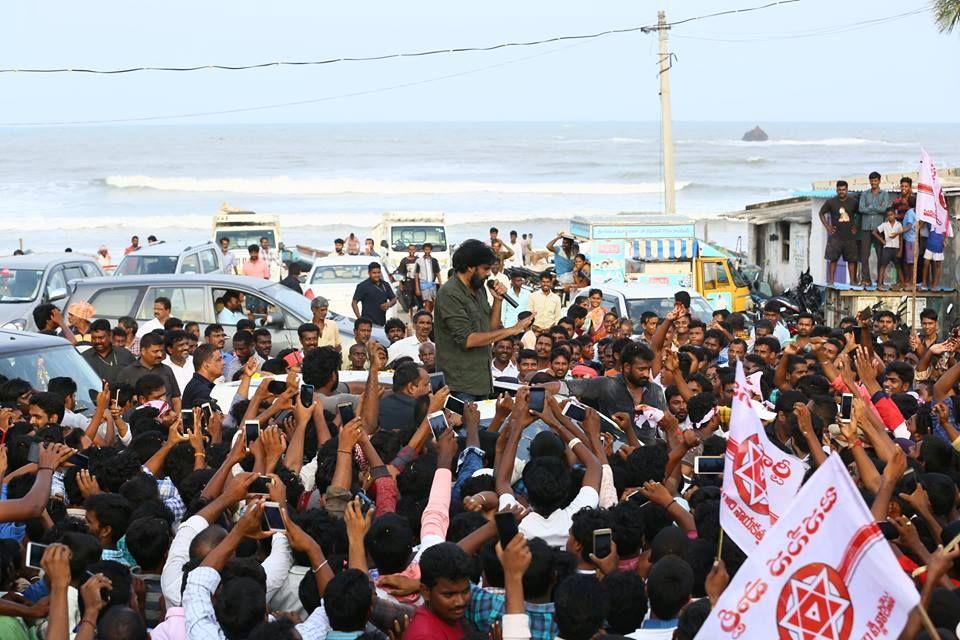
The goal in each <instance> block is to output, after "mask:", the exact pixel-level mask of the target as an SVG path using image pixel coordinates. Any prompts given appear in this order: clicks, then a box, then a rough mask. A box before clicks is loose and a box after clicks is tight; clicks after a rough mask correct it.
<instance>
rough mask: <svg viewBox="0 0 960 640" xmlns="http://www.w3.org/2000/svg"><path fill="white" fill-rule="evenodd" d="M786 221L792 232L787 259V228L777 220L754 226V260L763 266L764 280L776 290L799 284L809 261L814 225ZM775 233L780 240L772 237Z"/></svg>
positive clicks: (776, 291) (752, 250) (752, 254)
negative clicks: (784, 245) (785, 239)
mask: <svg viewBox="0 0 960 640" xmlns="http://www.w3.org/2000/svg"><path fill="white" fill-rule="evenodd" d="M785 224H787V225H788V231H789V234H790V237H789V246H790V250H789V255H788V257H787V259H786V260H784V252H783V243H784V236H783V232H784V228H783V227H782V226H781V225H780V224H779V223H777V222H768V223H767V224H761V225H754V226H753V238H752V240H751V243H750V244H751V249H750V254H749V255H750V259H751V261H752V262H754V263H755V264H757V265H758V266H760V267H762V268H763V274H764V279H765V281H766V282H767V283H768V284H769V285H770V288H771V289H772V290H773V292H774V293H779V292H781V291H784V290H786V289H790V288H791V287H793V286H794V285H795V284H797V281H798V280H799V279H800V274H801V273H803V272H804V271H806V269H807V266H808V264H809V257H810V253H809V244H810V225H809V224H807V223H799V222H787V223H785ZM771 236H776V239H775V240H771V239H770V237H771ZM761 245H762V251H761V250H760V247H761ZM761 255H762V258H761V257H760V256H761Z"/></svg>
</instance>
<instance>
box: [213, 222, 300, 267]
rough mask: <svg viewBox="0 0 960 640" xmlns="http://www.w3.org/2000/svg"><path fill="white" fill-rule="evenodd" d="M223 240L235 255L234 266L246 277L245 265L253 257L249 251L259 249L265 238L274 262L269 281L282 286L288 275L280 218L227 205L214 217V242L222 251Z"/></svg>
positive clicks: (271, 265) (271, 262)
mask: <svg viewBox="0 0 960 640" xmlns="http://www.w3.org/2000/svg"><path fill="white" fill-rule="evenodd" d="M223 238H226V239H227V240H228V241H229V242H230V244H229V245H228V247H229V248H228V251H229V252H230V253H232V254H233V259H234V262H233V264H234V268H235V270H236V273H237V274H241V273H243V271H242V269H243V263H244V262H246V261H247V258H248V257H249V255H250V254H249V253H248V252H247V248H248V247H249V246H250V245H252V244H256V245H259V244H260V239H261V238H266V239H267V246H268V247H269V249H270V254H271V258H272V259H271V260H270V279H271V280H273V281H274V282H279V281H280V279H281V278H283V277H284V275H286V274H285V273H283V272H284V269H283V262H282V261H281V260H280V252H281V249H282V247H283V240H282V238H281V237H280V217H279V216H275V215H267V214H262V213H256V212H254V211H240V210H238V209H232V208H230V206H229V205H227V204H224V205H222V206H221V207H220V211H218V212H217V213H216V214H215V215H214V216H213V236H212V241H213V243H214V244H215V245H216V246H217V247H219V246H220V240H222V239H223ZM262 257H263V256H261V258H262Z"/></svg>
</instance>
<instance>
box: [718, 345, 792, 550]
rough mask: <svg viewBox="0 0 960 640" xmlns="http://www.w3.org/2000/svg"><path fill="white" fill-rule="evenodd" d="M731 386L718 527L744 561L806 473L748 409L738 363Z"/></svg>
mask: <svg viewBox="0 0 960 640" xmlns="http://www.w3.org/2000/svg"><path fill="white" fill-rule="evenodd" d="M736 380H737V384H736V390H735V391H734V395H733V407H732V410H731V412H730V431H729V433H728V434H727V454H726V461H725V464H724V466H723V507H722V508H721V509H720V525H721V526H722V527H723V530H724V531H725V532H726V533H727V535H728V536H730V538H731V539H732V540H733V541H734V542H736V543H737V546H739V547H740V548H741V549H743V551H744V552H745V553H746V554H747V555H749V554H750V552H751V551H752V550H753V548H754V547H755V546H756V545H758V544H760V541H761V540H763V536H764V534H765V533H766V532H767V529H769V528H770V527H771V526H773V524H774V523H776V522H777V519H778V518H781V517H782V516H783V514H784V513H786V511H787V508H788V507H789V506H790V503H791V501H792V500H793V498H794V496H795V495H796V494H797V491H798V490H799V489H800V483H801V482H802V481H803V474H804V473H805V471H806V468H805V467H804V464H803V462H801V461H800V460H799V459H798V458H796V457H794V456H791V455H790V454H788V453H784V452H783V451H781V450H780V449H779V448H777V447H776V446H774V444H773V443H772V442H770V439H769V438H767V434H766V432H765V431H764V430H763V425H762V424H761V423H760V418H759V417H758V416H757V414H756V412H755V411H754V410H753V407H752V406H751V403H750V393H749V391H747V389H748V386H747V379H746V377H745V376H744V375H743V363H741V362H737V378H736Z"/></svg>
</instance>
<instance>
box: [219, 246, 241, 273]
mask: <svg viewBox="0 0 960 640" xmlns="http://www.w3.org/2000/svg"><path fill="white" fill-rule="evenodd" d="M220 256H221V257H222V258H223V272H224V273H230V274H233V273H236V272H237V259H236V258H235V257H234V256H233V254H232V253H230V252H229V251H227V252H226V253H224V252H223V251H221V252H220Z"/></svg>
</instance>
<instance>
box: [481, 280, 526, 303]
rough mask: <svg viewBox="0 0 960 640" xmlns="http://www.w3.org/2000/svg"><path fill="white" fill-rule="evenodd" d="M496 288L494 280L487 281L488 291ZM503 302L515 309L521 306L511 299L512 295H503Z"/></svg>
mask: <svg viewBox="0 0 960 640" xmlns="http://www.w3.org/2000/svg"><path fill="white" fill-rule="evenodd" d="M494 286H495V284H494V282H493V280H487V289H490V291H493V287H494ZM503 300H504V301H505V302H506V303H507V304H508V305H510V306H511V307H513V308H514V309H516V308H517V307H519V306H520V305H519V304H517V301H516V300H514V299H513V298H511V297H510V294H508V293H505V294H503Z"/></svg>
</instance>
